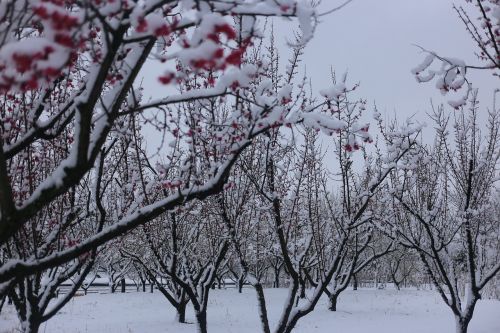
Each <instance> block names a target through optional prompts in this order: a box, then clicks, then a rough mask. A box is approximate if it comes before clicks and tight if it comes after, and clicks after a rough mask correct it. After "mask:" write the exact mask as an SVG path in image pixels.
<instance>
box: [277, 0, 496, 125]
mask: <svg viewBox="0 0 500 333" xmlns="http://www.w3.org/2000/svg"><path fill="white" fill-rule="evenodd" d="M340 3H342V1H340V0H323V3H322V5H321V7H320V9H323V8H324V9H327V8H331V7H335V5H337V4H340ZM453 3H457V5H461V4H465V1H464V0H457V1H450V0H418V1H414V0H354V1H353V2H351V3H350V4H348V5H347V6H345V7H344V8H342V9H341V10H339V11H337V12H335V13H333V14H330V15H328V16H325V17H322V20H321V21H322V22H321V24H320V25H319V26H318V28H317V31H316V34H315V36H314V39H313V40H312V41H311V42H310V43H309V44H308V46H307V48H306V52H305V59H304V60H305V61H304V63H305V64H306V66H307V72H308V74H309V77H310V78H311V79H312V82H313V88H314V89H315V90H319V89H321V88H322V87H323V86H325V85H328V84H329V80H330V77H329V74H328V73H329V68H330V66H333V68H334V69H335V70H336V71H337V73H338V74H341V73H343V72H344V71H346V70H348V72H349V78H350V80H351V82H358V81H359V82H360V83H361V87H360V90H359V93H360V97H366V98H367V99H368V101H369V105H373V102H376V103H377V106H378V107H379V109H380V111H384V110H386V111H387V112H389V113H393V112H396V114H398V115H399V116H402V117H404V116H406V115H412V114H414V113H419V114H422V115H421V117H422V118H424V117H425V115H424V114H423V113H424V112H426V111H429V108H430V102H429V100H430V99H431V98H432V99H433V101H434V102H435V103H436V104H439V103H446V102H447V101H448V100H449V99H457V96H445V97H443V96H442V95H441V94H440V93H439V91H438V90H437V89H436V88H435V82H431V83H426V84H419V83H417V82H416V80H415V78H414V77H413V75H412V74H411V73H410V71H411V69H412V68H413V67H415V66H416V65H418V64H419V63H421V62H422V60H423V58H424V55H423V54H422V52H421V51H420V50H419V49H418V48H417V47H416V46H414V45H413V44H418V45H420V46H422V47H424V48H426V49H428V50H432V51H435V52H437V53H438V54H440V55H443V56H447V57H455V58H460V59H463V60H465V61H467V62H468V63H471V64H472V63H476V64H477V63H478V60H477V59H476V57H475V55H474V53H473V52H474V50H475V49H477V47H476V46H475V45H474V44H473V42H472V40H471V38H470V37H469V35H468V34H467V32H466V30H465V28H464V25H463V23H462V22H461V21H460V19H459V18H458V16H457V14H456V12H455V11H454V10H453V8H452V6H453ZM466 7H469V6H466ZM320 11H321V10H320ZM476 16H477V13H476V12H474V11H472V17H476ZM279 29H280V30H281V31H280V32H281V33H284V31H285V29H286V31H289V30H288V29H289V28H286V27H284V26H283V25H281V24H280V26H279ZM284 45H285V42H284V40H283V39H281V46H282V47H283V46H284ZM283 49H285V48H284V47H283ZM468 77H469V78H470V79H471V81H472V83H473V84H474V86H476V87H479V88H480V94H481V95H480V97H481V100H482V102H483V105H484V106H486V105H487V106H490V105H491V103H492V93H493V90H494V89H495V88H499V87H500V85H499V80H498V78H495V77H493V76H492V75H491V73H488V72H483V73H470V75H468ZM419 118H420V117H419Z"/></svg>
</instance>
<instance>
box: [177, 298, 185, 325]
mask: <svg viewBox="0 0 500 333" xmlns="http://www.w3.org/2000/svg"><path fill="white" fill-rule="evenodd" d="M186 305H187V303H186V302H180V303H179V306H177V308H176V310H177V314H176V319H177V322H179V323H182V324H185V323H186Z"/></svg>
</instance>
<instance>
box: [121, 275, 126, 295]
mask: <svg viewBox="0 0 500 333" xmlns="http://www.w3.org/2000/svg"><path fill="white" fill-rule="evenodd" d="M120 283H121V285H122V293H124V292H125V289H126V286H125V278H122V279H121V281H120Z"/></svg>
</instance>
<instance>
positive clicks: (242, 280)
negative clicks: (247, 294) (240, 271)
mask: <svg viewBox="0 0 500 333" xmlns="http://www.w3.org/2000/svg"><path fill="white" fill-rule="evenodd" d="M244 282H245V278H244V276H241V277H240V278H239V279H238V292H239V293H240V294H241V292H242V291H243V283H244Z"/></svg>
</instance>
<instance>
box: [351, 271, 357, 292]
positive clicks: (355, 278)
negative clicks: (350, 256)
mask: <svg viewBox="0 0 500 333" xmlns="http://www.w3.org/2000/svg"><path fill="white" fill-rule="evenodd" d="M352 279H353V282H352V290H358V277H357V276H356V274H354V275H353V276H352Z"/></svg>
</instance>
